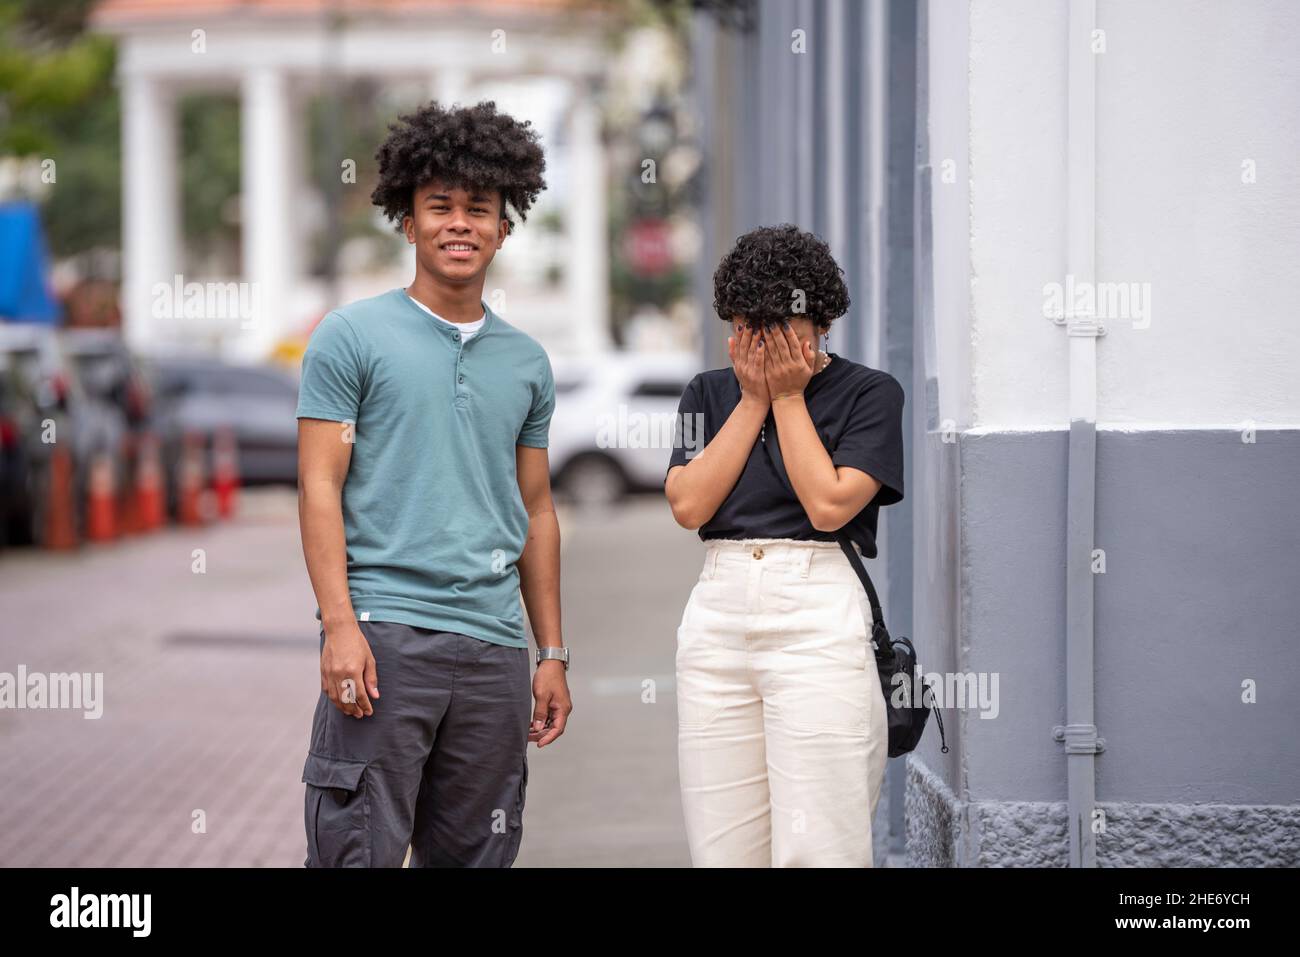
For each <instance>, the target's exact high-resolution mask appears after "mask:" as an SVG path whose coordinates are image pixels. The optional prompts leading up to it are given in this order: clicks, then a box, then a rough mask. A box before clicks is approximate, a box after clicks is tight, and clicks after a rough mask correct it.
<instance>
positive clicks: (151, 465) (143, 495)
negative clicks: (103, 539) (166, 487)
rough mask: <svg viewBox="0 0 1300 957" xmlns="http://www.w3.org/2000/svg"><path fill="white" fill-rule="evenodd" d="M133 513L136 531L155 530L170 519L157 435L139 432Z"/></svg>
mask: <svg viewBox="0 0 1300 957" xmlns="http://www.w3.org/2000/svg"><path fill="white" fill-rule="evenodd" d="M133 499H134V503H135V506H134V509H133V511H134V513H135V518H136V528H137V531H141V532H152V531H156V530H157V529H159V528H162V526H163V525H164V524H165V523H166V521H167V516H166V506H165V503H164V502H163V470H162V453H161V451H160V449H159V444H158V437H157V436H156V435H153V434H152V433H148V434H145V435H142V436H140V438H139V440H138V441H137V443H136V455H135V493H134V496H133Z"/></svg>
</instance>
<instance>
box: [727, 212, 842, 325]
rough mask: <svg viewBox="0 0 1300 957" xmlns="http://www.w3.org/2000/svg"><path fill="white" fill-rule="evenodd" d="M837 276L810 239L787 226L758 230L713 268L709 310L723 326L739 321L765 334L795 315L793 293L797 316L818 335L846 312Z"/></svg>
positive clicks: (823, 249)
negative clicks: (799, 307) (739, 318)
mask: <svg viewBox="0 0 1300 957" xmlns="http://www.w3.org/2000/svg"><path fill="white" fill-rule="evenodd" d="M843 273H844V270H843V269H841V268H840V267H839V264H838V263H836V262H835V259H834V257H833V256H831V251H830V247H829V246H827V245H826V244H825V243H824V242H822V241H821V240H820V239H818V238H817V237H816V236H814V235H813V234H812V233H809V232H804V231H803V230H801V229H799V227H797V226H793V225H791V224H790V223H782V224H781V225H779V226H763V227H761V228H759V229H755V230H752V231H750V232H748V233H745V235H743V236H741V237H740V238H739V239H737V240H736V245H735V246H733V247H732V248H731V252H729V253H727V255H726V256H724V257H723V258H722V262H720V263H719V264H718V268H717V270H716V271H715V272H714V273H713V308H714V309H715V310H716V311H717V313H718V318H719V319H721V320H723V321H724V322H730V321H731V319H732V317H733V316H743V317H744V318H745V319H747V320H749V321H751V322H755V323H758V324H759V325H761V326H763V327H764V328H771V327H772V326H773V325H775V324H776V323H779V322H781V321H782V320H784V319H788V318H790V317H791V316H793V315H796V312H795V307H796V304H797V300H796V292H802V293H803V303H802V305H803V313H802V314H803V315H804V316H806V317H807V318H809V319H811V320H812V321H813V324H814V325H815V326H816V327H817V328H819V329H821V330H823V331H824V330H826V329H829V328H830V325H831V322H833V321H834V320H835V319H838V318H839V317H840V316H842V315H844V314H845V313H846V312H848V311H849V303H850V299H849V290H848V288H847V287H846V286H845V285H844V280H843V278H841V277H842V275H843Z"/></svg>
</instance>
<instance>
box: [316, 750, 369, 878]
mask: <svg viewBox="0 0 1300 957" xmlns="http://www.w3.org/2000/svg"><path fill="white" fill-rule="evenodd" d="M365 770H366V762H365V761H354V760H351V759H349V758H334V757H329V756H328V755H324V754H317V753H316V752H314V751H311V752H308V754H307V763H306V764H305V765H304V766H303V769H302V780H303V783H304V784H306V785H307V793H306V816H307V866H308V867H369V866H370V799H369V795H368V794H367V793H366V778H365Z"/></svg>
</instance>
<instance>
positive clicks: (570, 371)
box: [550, 352, 700, 505]
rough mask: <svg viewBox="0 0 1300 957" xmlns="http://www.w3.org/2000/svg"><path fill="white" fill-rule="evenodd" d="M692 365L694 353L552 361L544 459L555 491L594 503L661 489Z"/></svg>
mask: <svg viewBox="0 0 1300 957" xmlns="http://www.w3.org/2000/svg"><path fill="white" fill-rule="evenodd" d="M699 368H700V361H699V357H698V356H697V355H696V354H695V353H641V354H638V353H623V352H614V353H606V354H603V355H599V356H594V357H584V358H559V357H557V358H555V359H554V360H553V361H552V369H553V371H554V373H555V413H554V415H553V416H552V418H551V432H550V462H551V474H552V477H553V479H554V481H555V485H556V490H557V492H559V493H560V494H561V495H562V496H565V497H568V498H570V499H572V500H574V501H576V502H578V503H580V504H597V505H602V504H608V503H610V502H614V501H617V500H618V499H620V498H621V497H622V496H623V495H624V494H626V493H627V492H631V491H640V490H649V489H659V488H662V487H663V481H664V473H665V472H666V471H667V469H668V459H669V456H670V455H671V454H672V442H673V437H674V427H675V424H676V415H677V405H678V403H679V402H680V400H681V397H682V392H683V391H684V390H685V388H686V384H687V383H688V382H689V381H690V380H691V378H692V377H693V376H694V375H695V373H696V372H698V371H699Z"/></svg>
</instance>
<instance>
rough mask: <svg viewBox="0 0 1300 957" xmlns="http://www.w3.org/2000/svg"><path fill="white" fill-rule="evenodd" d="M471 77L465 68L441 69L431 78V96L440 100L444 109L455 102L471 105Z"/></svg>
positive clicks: (440, 104)
mask: <svg viewBox="0 0 1300 957" xmlns="http://www.w3.org/2000/svg"><path fill="white" fill-rule="evenodd" d="M470 86H471V83H470V79H469V77H467V76H466V75H465V71H464V70H463V69H459V68H457V69H454V70H451V69H449V70H440V71H439V72H437V73H435V74H434V75H433V76H432V77H430V78H429V98H430V99H433V100H437V101H438V105H439V106H441V107H442V108H443V109H449V108H450V107H451V106H453V105H454V104H457V103H459V104H460V105H461V106H469V105H470V103H469V102H468V101H467V98H468V96H469V91H470Z"/></svg>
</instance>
